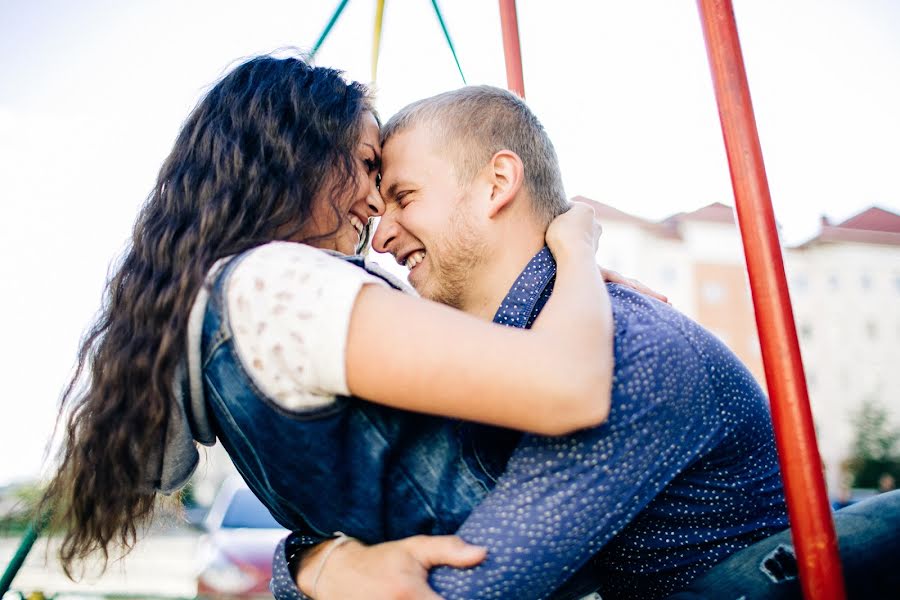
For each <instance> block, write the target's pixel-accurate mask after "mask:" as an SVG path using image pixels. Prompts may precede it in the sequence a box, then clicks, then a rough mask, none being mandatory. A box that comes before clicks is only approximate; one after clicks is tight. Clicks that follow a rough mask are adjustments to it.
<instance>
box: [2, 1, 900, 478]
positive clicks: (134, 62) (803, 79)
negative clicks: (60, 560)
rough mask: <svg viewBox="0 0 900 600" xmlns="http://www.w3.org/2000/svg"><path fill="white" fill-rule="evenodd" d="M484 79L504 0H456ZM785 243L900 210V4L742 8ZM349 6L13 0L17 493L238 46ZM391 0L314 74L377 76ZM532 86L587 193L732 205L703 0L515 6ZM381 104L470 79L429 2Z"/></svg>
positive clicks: (321, 20)
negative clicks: (205, 102) (375, 50)
mask: <svg viewBox="0 0 900 600" xmlns="http://www.w3.org/2000/svg"><path fill="white" fill-rule="evenodd" d="M440 4H441V8H442V10H443V12H444V17H445V20H446V23H447V26H448V28H449V30H450V34H451V36H452V38H453V41H454V43H455V45H456V49H457V52H458V55H459V59H460V63H461V65H462V69H463V72H464V74H465V76H466V79H467V82H468V83H470V84H491V85H497V86H505V85H506V75H505V69H504V62H503V48H502V42H501V34H500V21H499V12H498V9H497V2H495V1H493V0H480V1H479V0H443V1H442V2H440ZM734 4H735V14H736V18H737V22H738V28H739V33H740V36H741V41H742V45H743V51H744V59H745V63H746V67H747V72H748V79H749V82H750V89H751V94H752V97H753V103H754V109H755V112H756V120H757V125H758V128H759V134H760V139H761V143H762V149H763V155H764V158H765V163H766V167H767V172H768V180H769V186H770V189H771V194H772V199H773V205H774V209H775V216H776V219H777V220H778V222H779V223H780V225H781V227H782V239H783V241H784V242H785V243H788V244H794V243H798V242H800V241H803V240H804V239H807V238H808V237H810V236H812V235H814V234H815V232H816V231H817V228H818V223H819V218H820V216H821V215H822V214H825V215H827V216H828V217H829V218H831V219H833V220H842V219H845V218H847V217H849V216H851V215H853V214H855V213H857V212H859V211H861V210H863V209H865V208H867V207H868V206H871V205H877V206H881V207H883V208H886V209H889V210H893V211H895V212H900V108H898V107H900V2H897V1H896V0H791V1H790V2H785V1H783V0H734ZM336 5H337V0H334V1H330V0H321V1H315V2H313V1H306V2H304V1H301V0H284V1H264V0H259V1H257V2H253V3H249V2H237V1H232V0H219V1H216V2H211V1H200V0H196V1H188V0H158V1H154V2H118V1H114V0H105V1H102V0H82V1H80V2H68V1H63V0H30V1H26V0H0V56H2V59H0V190H2V191H0V198H2V206H3V217H2V218H0V285H2V294H0V328H2V329H0V331H2V334H0V335H2V339H3V342H2V343H0V365H2V376H3V377H2V378H3V388H2V389H3V391H4V392H5V393H4V397H3V400H2V404H0V407H2V408H0V410H2V412H0V485H3V484H5V483H9V482H13V481H17V480H22V479H27V478H31V477H34V476H36V475H37V474H38V472H39V470H40V466H41V464H42V458H43V450H44V447H45V444H46V442H47V439H48V436H49V435H50V433H51V431H52V428H53V422H54V416H55V411H56V403H57V400H58V396H59V393H60V391H61V389H62V388H63V386H64V384H65V382H66V379H67V377H68V376H69V374H70V372H71V368H72V365H73V361H74V357H75V352H76V349H77V345H78V341H79V339H80V336H81V335H82V333H83V332H84V331H85V328H86V327H87V326H88V324H89V322H90V321H91V319H92V317H93V316H94V315H95V313H96V311H97V309H98V307H99V305H100V299H101V293H102V289H103V284H104V281H105V279H106V276H107V269H108V267H109V264H110V263H111V261H113V260H114V259H115V257H117V256H118V255H119V254H120V253H121V251H122V250H123V249H124V248H125V244H126V243H127V240H128V236H129V234H130V230H131V226H132V224H133V221H134V218H135V216H136V214H137V211H138V209H139V207H140V206H141V204H142V202H143V201H144V199H145V198H146V196H147V194H148V192H149V191H150V189H151V188H152V186H153V183H154V180H155V177H156V173H157V171H158V169H159V166H160V164H161V163H162V161H163V160H164V158H165V156H166V154H167V153H168V151H169V150H170V148H171V145H172V143H173V141H174V138H175V136H176V135H177V132H178V129H179V127H180V125H181V123H182V122H183V120H184V119H185V118H186V116H187V115H188V113H189V111H190V110H191V108H192V107H193V106H194V105H195V104H196V102H197V100H198V99H199V98H200V97H201V95H202V94H203V93H204V91H205V90H207V89H208V88H209V86H210V85H211V84H213V83H214V82H215V81H216V80H217V79H218V78H219V77H221V76H222V74H224V73H225V72H227V70H228V68H229V66H232V65H234V64H236V63H237V62H239V61H240V59H241V58H242V57H247V56H251V55H254V54H258V53H262V52H269V51H272V50H275V49H278V48H282V47H286V46H296V47H299V48H301V49H309V48H310V47H311V46H312V45H313V43H314V42H315V40H316V38H317V37H318V34H319V33H320V31H321V29H322V28H323V27H324V25H325V23H326V22H327V21H328V18H329V17H330V15H331V12H332V11H333V9H334V7H335V6H336ZM374 12H375V0H351V1H350V2H349V4H348V6H347V8H346V10H345V11H344V14H343V15H342V17H341V19H340V20H339V21H338V23H337V25H336V26H335V28H334V30H333V31H332V33H331V35H330V37H329V38H328V40H327V41H326V42H325V44H324V46H323V47H322V49H321V51H320V53H319V55H318V56H317V59H316V61H317V64H319V65H326V66H332V67H337V68H340V69H343V70H344V71H345V72H346V73H347V76H348V77H349V78H351V79H356V80H360V81H364V82H369V81H370V79H371V77H370V64H371V47H372V27H373V21H374ZM518 16H519V31H520V37H521V42H522V60H523V64H524V79H525V92H526V97H527V100H528V103H529V105H530V106H531V107H532V109H533V110H534V112H535V113H536V114H537V115H538V117H539V118H540V119H541V120H542V122H543V124H544V126H545V127H546V129H547V131H548V132H549V134H550V137H551V138H552V139H553V140H554V144H555V146H556V149H557V152H558V154H559V158H560V163H561V166H562V171H563V174H564V181H565V184H566V190H567V193H568V194H569V195H570V196H574V195H579V194H580V195H584V196H588V197H590V198H593V199H595V200H599V201H602V202H605V203H608V204H612V205H613V206H615V207H617V208H619V209H621V210H625V211H628V212H631V213H633V214H637V215H640V216H643V217H646V218H650V219H661V218H664V217H666V216H668V215H670V214H673V213H676V212H680V211H687V210H693V209H696V208H699V207H701V206H704V205H706V204H709V203H711V202H717V201H718V202H724V203H726V204H733V199H732V191H731V185H730V180H729V176H728V168H727V162H726V158H725V153H724V148H723V144H722V138H721V133H720V129H719V122H718V116H717V112H716V105H715V99H714V95H713V90H712V84H711V80H710V75H709V67H708V62H707V58H706V52H705V47H704V44H703V36H702V32H701V29H700V21H699V18H698V14H697V8H696V4H695V3H694V2H688V1H681V2H675V1H672V0H647V1H645V2H618V1H614V0H596V1H592V2H574V1H568V2H566V1H555V2H549V1H544V2H539V1H537V0H531V1H528V0H523V1H520V2H519V8H518ZM382 39H383V41H382V50H381V59H380V66H379V71H378V77H377V83H376V85H375V88H376V91H377V98H378V100H377V106H378V110H379V112H380V114H381V116H382V117H389V116H390V115H391V114H392V113H393V112H395V111H396V110H397V109H399V108H400V107H402V106H404V105H405V104H407V103H409V102H411V101H413V100H416V99H418V98H421V97H424V96H428V95H431V94H435V93H438V92H441V91H445V90H448V89H452V88H456V87H459V86H460V85H462V81H461V78H460V76H459V73H458V72H457V70H456V65H455V64H454V62H453V59H452V56H451V54H450V52H449V50H448V49H447V46H446V44H445V42H444V40H443V35H442V33H441V30H440V27H439V25H438V23H437V20H436V18H435V16H434V13H433V10H432V7H431V3H430V2H428V1H427V0H388V1H387V3H386V12H385V17H384V29H383V38H382Z"/></svg>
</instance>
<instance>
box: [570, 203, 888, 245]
mask: <svg viewBox="0 0 900 600" xmlns="http://www.w3.org/2000/svg"><path fill="white" fill-rule="evenodd" d="M572 200H575V201H578V202H584V203H585V204H588V205H590V206H591V207H592V208H593V209H594V214H596V215H597V218H598V219H599V220H600V222H601V223H603V222H607V221H619V222H624V223H630V224H632V225H637V226H638V227H641V228H642V229H645V230H648V231H650V232H651V233H653V234H654V235H656V236H658V237H661V238H666V239H681V224H682V223H685V222H689V221H700V222H706V223H721V224H723V225H735V226H736V225H737V224H736V222H735V214H734V209H733V208H732V207H730V206H728V205H727V204H722V203H721V202H713V203H712V204H708V205H706V206H704V207H702V208H698V209H697V210H695V211H692V212H679V213H675V214H674V215H671V216H669V217H666V218H665V219H663V220H662V221H651V220H649V219H644V218H642V217H638V216H637V215H632V214H630V213H627V212H625V211H623V210H619V209H618V208H615V207H613V206H610V205H609V204H604V203H602V202H597V201H596V200H591V199H590V198H587V197H585V196H575V197H574V198H572ZM824 242H853V243H862V244H887V245H890V246H897V245H900V215H898V214H897V213H894V212H891V211H889V210H886V209H883V208H879V207H877V206H872V207H870V208H867V209H866V210H864V211H862V212H861V213H859V214H857V215H854V216H852V217H850V218H849V219H847V220H846V221H843V222H841V223H838V224H837V225H834V224H832V223H830V222H829V221H828V220H827V219H825V218H824V217H823V218H822V227H821V231H820V232H819V234H818V235H816V236H815V237H813V238H812V239H810V240H808V241H806V242H804V243H803V244H800V245H799V246H796V247H797V248H800V249H802V248H807V247H809V246H810V245H813V244H817V243H824Z"/></svg>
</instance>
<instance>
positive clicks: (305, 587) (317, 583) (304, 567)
mask: <svg viewBox="0 0 900 600" xmlns="http://www.w3.org/2000/svg"><path fill="white" fill-rule="evenodd" d="M351 546H359V547H361V546H362V543H361V542H360V541H359V540H357V539H356V538H352V537H349V536H346V535H343V534H341V535H340V536H338V537H336V538H333V539H330V540H327V541H325V542H322V543H321V544H318V545H316V546H314V547H313V548H310V549H309V550H307V551H306V552H304V553H303V555H302V556H301V557H300V560H299V567H298V568H297V572H296V574H295V581H296V582H297V587H298V588H300V591H301V592H303V593H304V594H306V595H307V596H309V597H310V598H313V600H318V597H317V595H316V594H317V593H318V592H319V591H321V589H322V587H323V580H324V576H323V573H324V570H325V567H326V565H328V568H329V570H335V569H336V570H338V571H339V570H341V567H340V566H339V565H338V564H337V563H339V562H340V558H339V557H340V555H341V554H343V553H344V552H345V551H346V550H348V549H349V547H351Z"/></svg>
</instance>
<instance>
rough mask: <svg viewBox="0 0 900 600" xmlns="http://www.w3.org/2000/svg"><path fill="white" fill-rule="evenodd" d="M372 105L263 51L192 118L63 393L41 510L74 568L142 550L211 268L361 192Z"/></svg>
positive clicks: (335, 81)
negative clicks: (366, 120) (59, 531)
mask: <svg viewBox="0 0 900 600" xmlns="http://www.w3.org/2000/svg"><path fill="white" fill-rule="evenodd" d="M371 110H372V106H371V100H370V97H369V94H368V91H367V89H366V88H365V87H364V86H362V85H360V84H358V83H347V82H346V81H344V79H343V78H342V76H341V73H340V72H339V71H335V70H332V69H326V68H319V67H311V66H309V65H307V64H306V63H304V62H303V61H302V60H300V59H297V58H275V57H272V56H261V57H256V58H253V59H251V60H249V61H247V62H245V63H243V64H241V65H240V66H238V67H237V68H235V69H234V70H232V71H231V72H230V73H228V74H227V75H226V76H225V77H224V78H223V79H222V80H221V81H219V83H218V84H216V85H215V86H214V87H213V88H212V89H211V90H210V91H209V92H208V93H207V94H206V96H205V97H204V98H203V99H202V100H201V101H200V102H199V104H198V105H197V107H196V108H195V109H194V110H193V112H192V113H191V115H190V116H189V117H188V119H187V121H186V122H185V123H184V126H183V127H182V129H181V132H180V133H179V135H178V138H177V140H176V142H175V147H174V148H173V149H172V152H171V154H169V156H168V158H167V159H166V160H165V162H164V163H163V165H162V168H161V170H160V173H159V177H158V179H157V182H156V185H155V187H154V188H153V191H152V192H151V193H150V196H149V198H148V199H147V202H146V204H145V205H144V207H143V208H142V210H141V212H140V214H139V216H138V218H137V221H136V223H135V225H134V231H133V235H132V239H131V244H130V246H129V248H128V249H127V250H126V252H125V254H124V256H123V257H122V259H121V261H120V263H119V266H118V268H117V269H116V270H115V273H114V274H113V275H112V276H111V277H110V279H109V281H108V282H107V287H106V292H105V296H104V302H103V307H102V308H101V312H100V314H99V316H98V318H97V320H96V322H95V323H94V325H93V326H92V327H91V329H90V330H89V331H88V333H87V335H86V336H85V338H84V340H83V341H82V344H81V347H80V350H79V353H78V359H77V360H78V362H77V369H76V372H75V375H74V376H73V377H72V379H71V381H70V382H69V385H68V386H67V388H66V389H65V391H64V392H63V395H62V399H61V403H60V416H59V419H60V423H61V424H63V425H64V429H63V435H64V441H63V445H62V448H61V450H60V457H59V458H60V462H59V466H58V470H57V471H56V473H55V474H54V476H53V479H52V480H51V482H50V484H49V487H48V488H47V492H46V494H45V496H44V498H43V501H42V503H41V507H40V509H41V510H42V511H46V510H48V509H49V510H50V511H52V513H53V520H54V522H55V523H56V524H57V525H58V526H60V527H62V528H64V529H65V532H66V533H65V537H64V539H63V542H62V547H61V549H60V558H61V560H62V563H63V565H64V567H65V569H66V573H67V574H68V575H69V576H70V577H71V576H72V571H71V569H72V566H73V564H74V563H76V562H81V561H83V560H84V559H85V558H87V557H88V555H90V554H92V553H94V552H97V551H99V552H100V554H101V555H102V557H103V565H105V564H106V562H107V561H108V558H109V552H110V550H111V546H113V547H114V548H115V549H116V551H118V550H120V549H121V550H122V551H127V550H130V549H131V548H132V547H133V545H134V543H135V541H136V539H137V535H138V532H139V531H140V530H141V528H142V527H143V526H144V525H146V524H147V523H149V522H150V520H151V519H152V517H153V514H154V507H155V504H156V502H155V493H154V492H153V491H152V489H151V488H150V487H148V485H147V482H148V481H150V480H152V479H153V478H154V476H155V473H154V472H153V470H155V469H158V465H153V464H148V457H149V456H152V455H153V451H154V450H155V449H158V447H159V440H160V438H161V437H162V436H163V435H164V433H165V429H166V424H167V419H168V417H169V411H170V410H172V407H173V402H174V400H173V393H172V387H171V386H172V381H173V377H174V373H175V368H176V365H177V364H178V362H179V360H180V358H181V357H182V356H183V354H184V352H185V344H186V330H187V320H188V314H189V311H190V307H191V304H192V303H193V301H194V298H195V296H196V294H197V292H198V290H199V289H200V286H201V285H203V281H204V278H205V275H206V273H207V271H208V270H209V269H210V267H211V266H212V265H213V263H214V262H215V261H216V260H217V259H219V258H222V257H224V256H228V255H232V254H236V253H239V252H242V251H244V250H247V249H248V248H251V247H254V246H256V245H259V244H262V243H265V242H268V241H271V240H285V239H298V235H300V234H301V232H302V231H304V225H305V224H307V222H308V220H309V219H310V218H311V214H312V210H313V201H314V199H317V198H323V197H328V198H333V199H340V198H345V199H346V198H347V197H348V196H347V194H352V193H354V190H355V189H356V185H357V183H356V181H358V179H357V175H356V174H357V173H358V169H359V167H358V164H359V158H358V157H357V154H358V150H357V144H358V143H359V139H360V136H361V132H362V122H363V119H362V117H363V114H364V113H365V111H371ZM332 203H333V206H332V208H333V209H334V211H335V217H336V220H335V222H336V223H340V220H339V218H340V216H341V215H340V212H339V208H338V207H337V205H336V203H335V202H334V201H332ZM333 233H334V232H331V234H333ZM331 234H328V235H331ZM305 241H312V240H305ZM83 375H84V378H82V376H83Z"/></svg>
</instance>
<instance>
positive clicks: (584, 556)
mask: <svg viewBox="0 0 900 600" xmlns="http://www.w3.org/2000/svg"><path fill="white" fill-rule="evenodd" d="M542 254H544V256H542ZM554 270H555V266H554V265H553V263H552V259H551V258H550V257H549V252H547V251H546V249H545V250H544V251H542V253H541V254H538V256H536V257H535V260H534V261H532V263H531V264H529V267H528V268H526V270H525V272H523V277H526V278H528V279H530V280H531V281H522V280H521V279H522V278H520V280H519V281H517V282H516V284H515V286H514V288H513V291H514V292H515V291H516V290H519V291H520V292H521V294H520V295H519V297H518V298H517V299H516V300H515V301H513V302H510V303H504V305H503V306H501V308H500V310H499V311H498V317H499V318H498V321H500V320H502V321H503V322H507V323H508V324H510V325H512V326H519V327H521V326H523V325H525V326H527V325H529V324H530V323H531V322H533V320H534V318H535V317H536V314H535V313H536V312H537V310H534V311H532V312H531V313H529V314H527V316H526V315H525V314H523V312H522V311H523V310H527V309H528V307H529V305H530V303H531V302H532V301H533V302H534V306H535V307H537V308H538V309H539V307H540V306H542V305H543V303H544V302H546V299H547V298H548V297H549V295H550V293H551V291H552V277H548V274H549V275H552V273H553V271H554ZM542 281H546V282H547V284H546V285H545V286H544V287H543V289H539V290H538V291H535V286H533V285H532V284H535V285H536V286H537V287H540V284H541V282H542ZM608 288H609V291H610V297H611V302H612V307H613V315H614V320H615V323H616V333H615V343H614V351H615V359H616V367H615V374H614V382H613V398H612V410H611V413H610V417H609V420H608V422H607V423H606V424H604V425H603V426H601V427H597V428H592V429H588V430H585V431H581V432H578V433H576V434H575V435H570V436H564V437H557V438H548V437H541V436H535V435H524V436H522V438H521V440H520V442H519V444H518V447H517V448H516V449H515V451H514V452H513V453H512V456H511V457H510V459H509V462H508V464H507V468H506V471H505V472H504V473H503V474H502V476H501V477H500V478H499V480H498V482H497V486H496V488H495V489H494V491H493V492H492V493H491V494H490V495H489V496H488V497H487V499H486V500H485V501H484V502H483V503H482V504H481V505H479V506H478V507H476V508H475V510H474V511H473V512H472V514H471V515H470V517H469V519H468V520H467V521H466V522H465V523H464V524H463V526H462V528H461V529H460V531H459V532H458V533H459V534H460V535H461V536H462V537H463V538H465V539H466V540H468V541H470V542H472V543H476V544H481V545H485V546H487V547H488V549H489V554H488V559H487V560H486V561H485V562H484V563H482V564H481V565H479V566H478V567H476V568H474V569H469V570H456V569H448V568H439V569H436V570H434V571H433V572H432V579H431V581H432V585H433V587H434V588H435V590H436V591H437V592H438V593H439V594H440V595H442V596H443V597H445V598H544V597H548V596H550V595H551V594H552V592H553V591H554V590H556V589H557V588H559V587H560V586H561V585H562V584H563V583H564V582H565V581H566V580H567V579H569V578H570V577H571V576H572V575H573V573H575V571H576V570H578V569H579V567H581V565H584V564H586V563H588V561H589V560H590V563H589V564H588V566H587V567H586V568H585V569H584V570H582V571H581V572H580V573H579V577H580V578H582V579H583V578H584V577H588V578H593V579H594V581H595V582H596V584H597V586H598V587H600V588H601V590H600V591H601V593H602V596H603V598H604V599H606V600H609V599H615V598H641V599H646V598H660V597H664V596H666V595H668V594H670V593H671V592H673V591H675V590H677V589H679V588H681V587H683V586H685V585H687V584H688V583H689V582H690V581H691V580H692V579H693V578H694V577H695V576H696V575H698V574H699V573H702V572H703V571H705V570H706V569H708V568H709V567H711V566H712V565H714V564H716V563H717V562H719V561H720V560H722V559H723V558H725V557H726V556H728V555H730V554H731V553H733V552H734V551H736V550H738V549H740V548H743V547H745V546H747V545H749V544H750V543H752V542H753V541H755V540H757V539H760V538H762V537H765V536H767V535H769V534H771V533H774V532H776V531H779V530H781V529H783V528H784V527H786V526H787V522H786V515H785V506H784V500H783V492H782V487H781V481H780V476H779V471H778V463H777V456H776V454H775V451H774V440H773V437H772V432H771V421H770V417H769V413H768V406H767V402H766V399H765V396H764V395H763V393H762V391H761V390H760V388H759V386H758V385H757V384H756V382H755V380H754V379H753V378H752V376H751V375H750V373H749V372H748V371H747V370H746V368H745V367H744V366H743V365H742V364H740V362H739V361H737V359H736V358H735V357H734V355H733V354H732V353H731V352H730V351H729V350H728V349H727V348H725V347H724V346H723V345H722V344H721V343H720V342H719V341H718V340H717V339H716V338H715V337H714V336H712V335H711V334H709V333H708V332H707V331H705V330H704V329H702V328H701V327H699V326H698V325H697V324H695V323H693V322H692V321H690V320H689V319H687V318H685V317H684V316H683V315H681V314H679V313H678V312H677V311H675V310H674V309H672V308H671V307H669V306H668V305H665V304H663V303H660V302H657V301H655V300H652V299H649V298H646V297H644V296H641V295H640V294H637V293H635V292H633V291H632V290H629V289H626V288H622V287H620V286H617V285H609V286H608Z"/></svg>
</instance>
